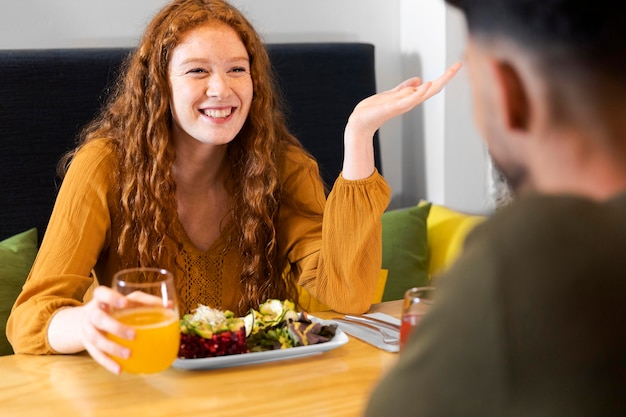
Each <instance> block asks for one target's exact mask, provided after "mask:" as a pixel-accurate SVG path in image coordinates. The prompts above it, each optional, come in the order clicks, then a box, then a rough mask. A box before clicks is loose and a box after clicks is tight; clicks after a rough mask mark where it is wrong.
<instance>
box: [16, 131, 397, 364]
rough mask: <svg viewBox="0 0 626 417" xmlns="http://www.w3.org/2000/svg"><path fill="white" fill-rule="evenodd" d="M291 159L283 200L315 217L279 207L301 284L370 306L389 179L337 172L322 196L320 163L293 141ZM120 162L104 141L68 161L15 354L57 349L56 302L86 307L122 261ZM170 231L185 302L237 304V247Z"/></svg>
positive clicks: (26, 293)
mask: <svg viewBox="0 0 626 417" xmlns="http://www.w3.org/2000/svg"><path fill="white" fill-rule="evenodd" d="M285 157H286V161H287V163H286V164H283V166H284V168H283V172H281V179H282V181H283V188H284V193H287V194H288V195H289V196H290V199H286V200H285V201H288V200H291V199H293V200H295V201H299V202H300V204H304V205H305V206H307V207H308V208H309V209H310V210H312V211H313V212H314V213H318V214H319V215H318V216H313V217H311V216H303V215H301V214H299V213H300V211H298V210H296V208H295V207H293V206H292V205H290V204H288V203H283V204H282V205H281V210H280V214H279V220H278V224H277V233H278V247H279V250H280V255H281V258H280V259H287V260H288V263H289V265H290V267H291V269H292V271H293V272H294V274H293V275H294V276H295V277H296V279H297V284H298V285H299V286H300V287H301V289H302V291H303V292H304V293H305V294H306V293H308V295H310V296H311V297H312V300H313V301H314V302H318V303H319V302H321V303H324V304H326V305H327V306H329V307H330V308H332V309H334V310H336V311H338V312H344V313H356V314H358V313H363V312H365V311H366V310H367V309H368V308H369V306H370V304H371V301H372V299H373V295H374V291H375V287H376V284H377V281H378V277H379V272H380V267H381V257H382V254H381V253H382V249H381V247H382V246H381V245H382V243H381V221H380V218H381V215H382V213H383V212H384V210H385V208H386V207H387V205H388V203H389V198H390V195H391V190H390V188H389V186H388V185H387V183H386V182H385V180H384V179H383V177H382V176H381V175H380V174H379V173H378V172H375V173H374V174H372V175H371V176H370V177H369V178H366V179H363V180H359V181H348V180H345V179H344V178H343V177H341V176H340V177H339V178H338V179H337V181H336V182H335V184H334V186H333V189H332V191H331V193H330V195H329V196H328V200H326V197H325V193H324V188H323V185H322V183H321V182H320V180H319V177H318V175H317V170H318V168H317V164H316V162H315V161H313V160H311V159H310V158H309V157H308V156H307V155H305V154H304V153H303V152H301V151H300V150H298V149H295V148H294V149H290V150H289V151H287V152H286V154H285ZM114 169H115V168H114V160H113V154H112V150H111V149H110V148H109V146H108V145H107V144H106V142H105V141H103V140H101V141H93V142H91V143H89V144H88V145H86V146H85V147H84V148H83V149H82V150H81V151H80V152H79V153H78V154H77V155H76V158H75V159H74V161H73V162H72V165H71V167H70V169H69V171H68V173H67V175H66V177H65V180H64V181H63V184H62V186H61V189H60V191H59V195H58V198H57V202H56V205H55V207H54V210H53V213H52V216H51V218H50V223H49V225H48V229H47V231H46V234H45V236H44V239H43V242H42V245H41V248H40V250H39V253H38V255H37V258H36V260H35V263H34V265H33V268H32V270H31V272H30V275H29V277H28V279H27V281H26V283H25V285H24V287H23V290H22V293H21V294H20V296H19V297H18V299H17V301H16V303H15V305H14V307H13V310H12V312H11V315H10V317H9V321H8V323H7V336H8V339H9V341H10V342H11V344H12V346H13V349H14V351H15V352H16V353H30V354H49V353H55V352H54V351H53V350H52V349H51V347H50V345H49V344H48V341H47V337H46V335H47V328H48V323H49V321H50V319H51V317H52V315H53V314H54V313H55V312H56V311H57V310H58V309H60V308H63V307H68V306H78V305H81V304H82V303H83V300H84V297H85V294H86V292H87V291H88V289H89V288H90V287H91V286H92V284H93V283H94V280H95V279H97V281H98V283H100V284H102V285H107V286H109V285H110V283H111V279H112V277H113V274H114V273H115V272H116V271H118V270H119V269H121V260H120V258H119V256H118V255H117V253H116V244H115V243H114V242H116V241H117V238H118V231H119V230H120V227H119V226H120V225H119V221H118V218H119V216H118V213H119V210H118V207H117V203H116V199H115V195H116V191H115V184H114V183H113V176H112V175H111V172H113V170H114ZM169 237H171V240H172V244H174V242H180V243H182V251H180V252H179V253H178V255H177V256H178V258H177V263H178V264H179V265H183V266H184V267H183V271H179V273H178V275H177V277H176V280H177V284H176V285H177V290H178V295H179V298H180V300H181V303H182V305H183V310H187V311H191V310H192V309H193V308H195V307H196V306H197V305H198V304H199V303H202V304H205V305H210V306H213V307H216V308H220V309H230V310H233V311H237V301H238V299H239V297H240V294H241V286H240V284H239V277H238V274H237V265H238V263H239V262H240V254H239V253H237V251H236V250H230V251H227V252H224V251H223V249H224V247H225V240H224V239H222V238H220V239H218V240H217V241H216V242H215V243H214V244H213V246H212V247H210V248H209V249H208V250H207V251H200V250H199V249H197V248H196V247H195V246H194V245H193V244H192V243H191V241H190V240H189V238H188V237H187V235H186V234H185V231H184V229H183V227H182V225H181V224H180V223H179V222H176V223H175V224H173V225H172V228H171V230H170V233H169ZM304 299H305V300H306V299H308V296H305V297H304ZM302 307H303V308H305V309H306V307H307V306H306V305H303V306H302ZM183 312H184V311H183Z"/></svg>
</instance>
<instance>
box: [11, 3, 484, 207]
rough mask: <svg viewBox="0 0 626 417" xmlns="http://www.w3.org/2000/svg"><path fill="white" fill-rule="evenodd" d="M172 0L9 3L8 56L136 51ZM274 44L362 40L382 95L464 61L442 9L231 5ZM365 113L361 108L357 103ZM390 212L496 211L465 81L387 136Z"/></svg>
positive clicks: (456, 30)
mask: <svg viewBox="0 0 626 417" xmlns="http://www.w3.org/2000/svg"><path fill="white" fill-rule="evenodd" d="M165 3H167V0H141V1H140V0H55V1H49V0H19V1H12V0H1V3H0V10H1V12H0V49H11V48H54V47H86V46H132V45H134V44H135V43H136V41H137V39H138V37H139V35H140V33H141V31H142V29H143V27H144V26H145V24H146V23H147V22H148V21H149V19H150V18H151V17H152V15H153V14H154V13H155V12H156V10H157V9H159V8H160V7H161V6H162V5H164V4H165ZM232 3H233V4H235V5H236V6H237V7H239V8H240V9H241V10H242V11H244V13H245V14H246V15H247V16H248V17H249V19H250V20H251V21H252V23H253V24H254V25H255V26H256V27H257V29H258V30H259V31H260V32H261V34H262V35H263V37H264V39H265V41H267V42H307V41H357V42H368V43H372V44H374V45H375V47H376V71H377V84H378V89H379V91H382V90H386V89H389V88H392V87H393V86H395V85H396V84H397V83H399V82H400V81H401V80H403V79H405V78H408V77H411V76H414V75H420V76H422V77H423V78H424V79H433V78H435V77H437V76H438V75H439V74H440V73H441V72H443V70H444V69H445V68H446V67H447V66H448V65H450V64H451V63H453V62H454V61H456V60H459V59H460V58H461V56H462V47H463V44H464V41H465V40H464V37H465V34H464V32H463V29H464V28H463V23H462V22H463V21H462V18H461V17H460V16H459V15H458V14H456V13H455V12H454V11H451V10H450V9H449V8H447V7H445V6H444V4H443V0H385V1H382V0H232ZM355 104H356V103H355ZM380 133H381V153H382V155H381V156H382V164H383V167H382V168H383V171H384V175H385V178H387V181H388V182H389V183H390V185H391V187H392V188H393V190H394V192H393V200H392V204H391V207H402V206H407V205H411V204H415V203H416V202H417V201H418V200H419V198H427V199H429V200H431V201H434V202H437V203H440V204H446V205H448V206H451V207H454V208H457V209H462V210H467V211H472V212H478V211H484V210H485V209H486V208H490V203H489V201H488V196H487V191H486V190H487V185H486V184H487V179H486V178H487V167H486V158H485V154H484V151H483V147H482V144H481V142H480V140H479V138H478V135H477V134H476V132H475V130H474V127H473V124H472V120H471V106H470V98H469V88H468V84H467V79H466V76H465V74H464V73H463V72H461V74H460V75H459V76H458V77H457V79H455V80H453V82H452V83H451V84H450V85H449V86H448V87H447V88H446V90H445V91H444V93H442V94H440V95H438V96H436V97H434V98H433V99H431V100H429V101H428V102H427V103H425V104H424V105H423V106H421V107H419V108H418V109H415V110H414V111H412V112H411V113H409V114H408V115H405V116H404V117H402V118H400V119H397V120H394V121H391V122H389V123H388V124H387V125H385V126H384V127H383V129H381V132H380Z"/></svg>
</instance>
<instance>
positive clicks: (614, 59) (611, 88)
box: [446, 0, 626, 193]
mask: <svg viewBox="0 0 626 417" xmlns="http://www.w3.org/2000/svg"><path fill="white" fill-rule="evenodd" d="M446 1H447V3H449V4H451V5H453V6H456V7H458V8H459V9H460V10H461V11H463V13H464V14H465V17H466V20H467V24H468V31H469V41H468V45H467V51H466V60H467V63H466V67H467V68H468V70H469V74H470V79H471V83H472V88H473V90H474V100H475V103H474V105H475V119H476V124H477V126H478V128H479V130H480V131H481V133H482V135H483V137H484V139H485V141H486V142H487V146H488V148H489V152H490V154H491V156H492V157H493V160H494V163H495V164H496V167H497V168H498V170H500V171H501V172H502V173H503V174H504V175H505V176H506V178H507V179H508V181H509V182H510V184H511V186H512V187H513V188H514V189H516V190H517V191H519V190H523V189H534V190H539V191H547V192H555V191H574V192H577V191H580V190H570V189H569V188H570V184H567V185H566V184H559V183H558V182H559V181H561V180H560V179H559V178H558V174H559V170H562V174H564V175H565V174H569V171H570V170H572V169H573V167H572V166H571V165H572V163H573V162H574V161H576V163H577V164H578V163H579V162H580V159H581V156H580V155H584V152H583V150H584V149H586V148H589V149H592V151H591V152H589V153H588V154H587V156H589V157H592V156H594V157H595V156H596V152H597V151H600V150H602V152H601V153H602V154H603V155H604V156H606V155H613V156H612V158H613V159H617V160H618V161H613V163H616V162H617V165H620V164H621V165H623V166H624V167H625V168H624V169H625V171H626V143H625V142H626V130H625V129H626V128H625V126H624V117H626V111H625V110H626V47H625V41H626V14H624V13H623V12H619V11H617V10H616V9H615V6H614V3H613V2H611V1H609V0H596V1H594V2H589V1H582V0H446ZM566 139H567V140H566ZM569 154H571V155H569ZM578 154H580V155H578ZM583 193H584V192H583Z"/></svg>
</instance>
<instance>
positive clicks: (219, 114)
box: [204, 108, 233, 119]
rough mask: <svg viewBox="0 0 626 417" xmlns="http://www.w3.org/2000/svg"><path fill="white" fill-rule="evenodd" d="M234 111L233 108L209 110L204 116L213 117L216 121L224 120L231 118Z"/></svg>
mask: <svg viewBox="0 0 626 417" xmlns="http://www.w3.org/2000/svg"><path fill="white" fill-rule="evenodd" d="M232 111H233V109H232V108H228V109H207V110H205V111H204V114H205V115H206V116H209V117H212V118H214V119H223V118H226V117H228V116H230V114H231V113H232Z"/></svg>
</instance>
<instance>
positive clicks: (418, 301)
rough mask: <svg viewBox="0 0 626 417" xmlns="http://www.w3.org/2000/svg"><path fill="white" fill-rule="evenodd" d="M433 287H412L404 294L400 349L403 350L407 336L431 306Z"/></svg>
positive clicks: (433, 294)
mask: <svg viewBox="0 0 626 417" xmlns="http://www.w3.org/2000/svg"><path fill="white" fill-rule="evenodd" d="M434 296H435V287H414V288H409V289H408V290H406V292H405V293H404V300H403V302H402V324H401V326H400V349H402V348H403V346H404V344H405V343H406V341H407V339H408V338H409V334H410V333H411V332H412V331H413V329H414V328H415V326H417V325H418V323H419V322H420V320H421V319H422V317H423V316H424V314H426V312H427V311H428V309H429V308H430V306H431V305H432V302H433V298H434Z"/></svg>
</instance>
